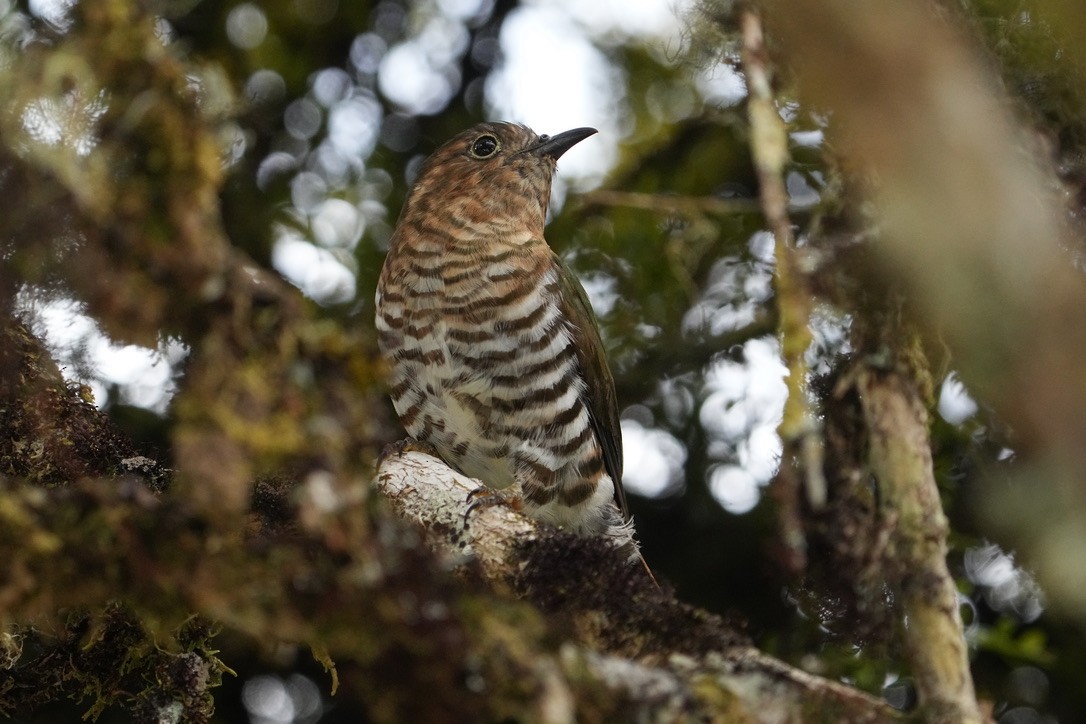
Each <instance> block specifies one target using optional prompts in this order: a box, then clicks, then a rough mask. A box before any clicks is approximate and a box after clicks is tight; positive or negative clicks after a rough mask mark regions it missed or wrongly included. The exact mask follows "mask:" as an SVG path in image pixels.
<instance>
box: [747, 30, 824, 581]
mask: <svg viewBox="0 0 1086 724" xmlns="http://www.w3.org/2000/svg"><path fill="white" fill-rule="evenodd" d="M740 27H741V31H742V53H741V54H742V61H743V71H744V73H745V75H746V79H747V90H748V93H749V97H748V100H747V113H748V118H749V121H750V144H751V154H752V155H753V157H754V170H755V173H756V174H757V176H758V186H759V189H760V196H759V199H760V201H761V208H762V214H763V215H764V216H765V219H766V222H767V223H768V224H769V228H770V230H771V231H772V232H773V238H774V240H775V242H776V246H775V254H776V262H777V264H776V271H775V276H774V281H775V284H776V290H777V309H778V314H779V333H780V338H781V354H782V356H783V357H784V363H785V366H787V368H788V381H787V384H788V398H787V400H786V401H785V406H784V415H783V418H782V419H781V424H780V426H779V428H778V430H779V432H780V435H781V438H782V440H783V442H784V446H785V454H784V457H783V458H782V463H781V473H780V475H778V477H777V486H778V490H777V491H776V493H777V496H776V497H777V500H778V502H779V503H780V506H781V509H780V520H781V527H782V536H783V539H784V543H785V545H786V547H787V549H788V551H789V565H790V566H791V567H793V568H794V569H796V570H799V569H802V568H803V567H804V565H805V562H806V553H805V545H804V541H805V537H804V535H803V529H802V524H801V521H800V519H799V495H800V491H799V481H798V479H797V476H796V474H795V470H794V469H791V468H790V465H791V464H796V465H799V466H800V469H801V470H802V472H803V479H804V481H805V483H806V489H807V499H808V502H809V503H810V504H811V505H812V507H815V508H818V507H820V506H821V504H822V503H824V501H825V499H826V482H825V479H824V477H823V473H822V448H821V441H820V440H819V439H818V437H817V435H816V434H815V425H814V417H813V415H812V414H811V411H810V409H809V407H808V396H807V384H806V383H807V372H808V370H807V363H806V361H805V359H804V355H805V354H806V352H807V349H808V348H809V347H810V345H811V330H810V326H809V324H808V321H809V319H810V314H811V302H810V294H809V293H808V289H807V288H806V284H805V282H804V278H803V275H802V272H801V271H800V269H799V264H798V260H797V255H796V248H795V236H794V235H793V232H792V222H791V220H790V219H789V217H788V189H787V188H786V187H785V184H784V171H785V165H786V164H787V163H788V158H789V156H788V136H787V133H786V131H785V127H784V122H783V121H782V120H781V117H780V115H779V114H778V113H777V108H776V104H775V103H774V98H773V86H772V78H771V74H770V67H769V59H768V57H767V52H766V48H765V42H764V37H763V34H762V22H761V19H760V17H759V16H758V13H757V12H755V11H754V10H753V9H746V10H744V11H743V12H742V13H741V14H740ZM791 461H795V462H794V463H792V462H791Z"/></svg>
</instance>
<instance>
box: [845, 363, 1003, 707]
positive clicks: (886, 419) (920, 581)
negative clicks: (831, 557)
mask: <svg viewBox="0 0 1086 724" xmlns="http://www.w3.org/2000/svg"><path fill="white" fill-rule="evenodd" d="M856 385H857V388H858V392H859V398H860V404H861V407H862V409H863V414H864V418H865V421H866V426H867V430H868V464H869V466H870V470H871V473H872V474H873V475H874V476H875V478H876V480H877V485H878V486H879V495H880V498H881V505H880V506H879V515H880V516H881V517H882V518H883V519H886V520H888V521H890V525H891V526H892V531H891V532H890V535H889V545H888V546H887V550H886V558H885V562H886V566H885V571H886V573H887V574H888V578H889V580H890V581H891V583H892V585H893V587H894V589H895V590H896V591H897V594H898V596H899V597H900V605H901V614H902V615H903V616H904V617H905V619H906V624H905V625H904V626H903V627H902V637H903V638H904V643H905V653H906V657H907V659H908V661H909V664H910V666H911V669H912V673H913V676H914V677H916V687H917V691H918V692H919V695H920V703H921V706H922V707H923V710H924V714H925V718H926V720H927V721H929V722H932V723H933V724H936V723H941V724H955V723H961V724H968V723H976V724H980V722H981V721H982V718H981V714H980V710H979V708H978V706H977V698H976V694H975V693H974V690H973V677H972V674H971V673H970V671H969V651H968V647H967V645H966V642H965V632H964V629H963V626H962V619H961V613H960V610H959V604H958V589H957V587H956V585H955V583H954V577H953V576H952V575H951V574H950V571H949V570H948V568H947V563H946V555H947V534H948V533H949V526H948V524H947V520H946V516H944V515H943V508H942V501H941V500H940V498H939V488H938V487H937V486H936V483H935V474H934V471H933V470H932V459H931V445H930V443H929V440H928V415H927V410H926V408H925V405H924V400H923V398H922V397H921V395H920V394H919V392H918V390H917V387H916V384H915V383H914V382H912V381H910V380H908V379H906V378H904V377H903V376H902V375H901V374H899V373H897V372H896V371H885V370H876V369H873V368H871V367H870V366H867V367H862V368H860V369H859V370H858V372H857V380H856Z"/></svg>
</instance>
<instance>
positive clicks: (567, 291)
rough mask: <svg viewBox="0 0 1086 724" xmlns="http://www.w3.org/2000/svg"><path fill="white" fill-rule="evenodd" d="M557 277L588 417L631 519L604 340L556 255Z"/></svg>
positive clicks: (617, 498)
mask: <svg viewBox="0 0 1086 724" xmlns="http://www.w3.org/2000/svg"><path fill="white" fill-rule="evenodd" d="M554 261H555V264H556V265H557V266H558V279H559V280H560V284H561V294H562V299H561V306H562V313H563V315H564V316H565V318H566V319H568V320H569V321H570V326H571V331H572V333H573V345H574V348H575V350H576V352H577V362H578V364H579V365H580V367H581V372H582V373H583V374H584V380H585V384H586V385H587V388H588V389H587V393H586V396H587V399H586V400H585V403H586V406H587V407H588V418H589V420H591V422H592V428H593V429H594V430H595V432H596V439H597V440H599V441H600V447H601V448H602V449H603V465H604V469H606V470H607V474H608V475H610V476H611V480H612V481H614V484H615V502H616V503H618V507H619V510H621V511H622V517H623V519H624V520H629V519H630V509H629V507H628V506H627V505H626V491H625V490H623V488H622V428H621V427H620V423H619V418H618V396H617V395H616V394H615V378H614V377H612V376H611V369H610V367H608V366H607V357H606V355H605V354H604V347H603V340H602V339H600V329H599V326H598V324H597V322H596V315H595V314H594V313H593V312H592V304H591V303H590V302H589V301H588V295H587V294H586V293H585V291H584V287H582V286H581V283H580V282H579V281H577V277H576V275H574V273H573V272H572V271H571V270H570V269H569V267H567V266H566V265H565V263H564V262H563V261H562V260H561V259H560V258H559V257H558V256H557V255H555V256H554Z"/></svg>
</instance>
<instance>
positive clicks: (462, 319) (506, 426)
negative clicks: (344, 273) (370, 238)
mask: <svg viewBox="0 0 1086 724" xmlns="http://www.w3.org/2000/svg"><path fill="white" fill-rule="evenodd" d="M596 132H597V131H596V129H594V128H574V129H572V130H569V131H565V132H564V133H559V134H557V135H555V136H547V135H537V134H536V133H535V132H534V131H532V130H531V129H530V128H528V127H527V126H524V125H521V124H515V123H507V122H488V123H481V124H478V125H475V126H473V127H472V128H469V129H468V130H466V131H463V132H462V133H460V134H458V135H456V136H454V137H453V138H452V139H451V140H449V141H447V142H446V143H445V144H443V145H442V146H440V147H439V148H438V149H437V150H436V151H434V153H433V154H432V155H431V156H429V158H427V159H426V160H425V161H424V162H423V163H422V165H421V166H420V168H419V170H418V173H417V176H416V178H415V180H414V183H413V185H412V187H411V189H410V191H409V192H408V195H407V197H406V200H405V202H404V205H403V208H402V210H401V213H400V217H399V220H398V221H397V224H396V227H395V230H394V231H393V234H392V237H391V239H390V241H389V249H388V253H387V255H386V257H385V261H384V265H383V267H382V269H381V274H380V277H379V281H378V285H377V292H376V296H375V306H376V315H375V316H376V328H377V334H378V344H379V347H380V350H381V353H382V356H383V357H384V359H385V360H386V362H387V365H388V368H389V379H388V383H389V388H390V393H391V398H392V402H393V406H394V407H395V409H396V412H397V414H398V416H399V418H400V421H401V422H402V424H403V426H404V427H405V428H406V430H407V432H408V434H409V435H411V437H412V438H414V439H415V440H416V441H418V442H420V443H423V444H424V445H426V446H429V447H432V448H433V449H434V450H436V452H437V453H438V455H439V456H440V457H441V459H442V460H444V461H445V463H446V464H448V465H449V466H450V467H452V468H453V469H455V470H457V471H459V472H461V473H463V474H464V475H467V476H469V477H471V478H475V479H477V480H479V481H481V482H482V483H483V484H484V486H485V489H486V490H487V491H494V492H495V494H497V495H498V496H499V499H501V500H509V501H515V502H516V503H517V505H516V507H518V508H519V509H520V510H522V511H523V512H524V513H525V514H527V515H528V516H529V517H531V518H534V519H536V520H540V521H543V522H545V523H549V524H551V525H554V526H557V527H560V528H564V529H566V530H569V531H571V532H573V533H576V534H579V535H583V536H601V537H603V538H605V539H606V540H607V541H608V542H610V543H611V544H612V545H614V546H615V547H616V548H619V549H620V550H621V551H623V552H624V553H626V554H627V556H628V557H629V559H630V560H641V561H642V562H643V559H641V557H640V553H639V549H638V545H637V542H636V540H635V539H634V534H633V525H632V522H631V520H630V512H629V507H628V505H627V501H626V494H625V491H624V489H623V487H622V432H621V427H620V423H619V408H618V398H617V396H616V393H615V383H614V378H613V376H612V374H611V370H610V368H609V366H608V363H607V359H606V356H605V349H604V345H603V341H602V340H601V338H600V332H599V327H598V325H597V321H596V317H595V315H594V314H593V311H592V306H591V304H590V302H589V299H588V296H587V294H586V293H585V290H584V288H583V287H582V286H581V284H580V282H579V281H578V280H577V277H576V276H575V275H574V274H573V273H572V271H571V270H570V269H569V268H568V267H567V266H566V265H565V263H564V262H563V261H562V259H561V258H560V257H559V256H558V255H557V254H556V253H555V252H554V251H553V250H552V249H551V247H550V246H549V245H548V244H547V242H546V240H545V239H544V235H543V227H544V224H545V221H546V216H547V208H548V205H549V203H550V197H551V184H552V181H553V178H554V175H555V171H556V167H557V161H558V159H559V157H561V156H562V155H563V154H564V153H565V152H566V151H568V150H569V149H570V148H572V147H573V146H574V145H576V144H577V143H580V142H581V141H583V140H584V139H586V138H588V137H589V136H592V135H593V134H595V133H596ZM646 570H647V566H646ZM650 576H651V573H650Z"/></svg>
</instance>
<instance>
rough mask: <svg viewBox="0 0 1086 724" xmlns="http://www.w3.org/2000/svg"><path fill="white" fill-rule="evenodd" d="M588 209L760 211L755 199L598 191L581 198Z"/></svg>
mask: <svg viewBox="0 0 1086 724" xmlns="http://www.w3.org/2000/svg"><path fill="white" fill-rule="evenodd" d="M581 202H582V203H583V204H585V205H586V206H625V207H627V208H631V209H643V210H645V211H655V212H657V213H660V214H697V215H702V214H715V215H718V216H734V215H735V214H752V213H756V212H757V211H758V209H759V205H758V202H757V200H755V199H722V198H717V197H715V196H678V195H674V194H645V193H638V192H636V191H612V190H610V189H596V190H595V191H589V192H588V193H586V194H584V195H583V196H581Z"/></svg>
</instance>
